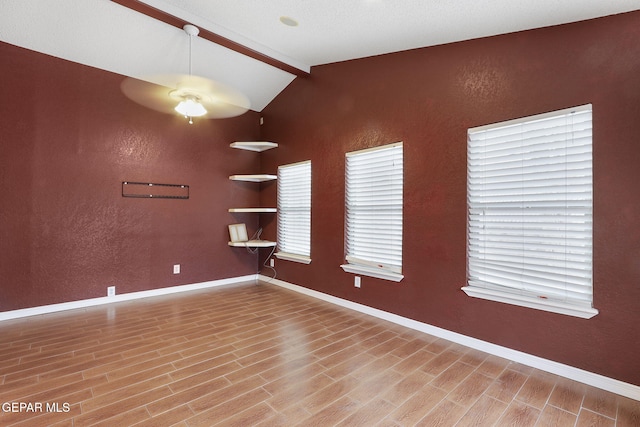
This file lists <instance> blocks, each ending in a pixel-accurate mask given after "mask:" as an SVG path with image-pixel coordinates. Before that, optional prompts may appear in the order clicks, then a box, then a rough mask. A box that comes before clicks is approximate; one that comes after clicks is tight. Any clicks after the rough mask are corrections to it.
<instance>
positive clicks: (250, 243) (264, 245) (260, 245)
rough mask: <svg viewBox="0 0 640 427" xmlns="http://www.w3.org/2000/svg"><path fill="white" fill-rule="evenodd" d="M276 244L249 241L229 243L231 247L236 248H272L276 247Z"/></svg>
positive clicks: (268, 241) (266, 241)
mask: <svg viewBox="0 0 640 427" xmlns="http://www.w3.org/2000/svg"><path fill="white" fill-rule="evenodd" d="M276 245H277V243H276V242H272V241H270V240H248V241H246V242H229V246H233V247H235V248H272V247H274V246H276Z"/></svg>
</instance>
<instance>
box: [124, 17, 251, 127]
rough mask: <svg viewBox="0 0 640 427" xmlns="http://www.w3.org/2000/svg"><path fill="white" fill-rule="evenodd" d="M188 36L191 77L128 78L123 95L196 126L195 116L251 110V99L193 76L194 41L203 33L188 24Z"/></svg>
mask: <svg viewBox="0 0 640 427" xmlns="http://www.w3.org/2000/svg"><path fill="white" fill-rule="evenodd" d="M183 29H184V31H185V33H187V35H188V36H189V74H188V75H183V74H164V75H156V76H149V78H148V79H146V80H149V81H152V82H153V83H150V82H149V81H145V80H138V79H134V78H131V77H128V78H126V79H125V80H124V81H123V82H122V84H121V86H120V87H121V89H122V92H123V93H124V94H125V95H126V96H127V97H128V98H129V99H131V100H132V101H134V102H137V103H138V104H140V105H143V106H145V107H147V108H151V109H153V110H156V111H160V112H162V113H173V114H176V113H177V114H181V115H183V116H184V117H185V118H187V119H189V123H190V124H192V123H193V118H194V117H203V118H207V119H221V118H227V117H235V116H239V115H241V114H244V113H245V112H246V111H247V110H249V107H250V102H249V99H248V98H247V97H246V96H245V95H244V94H242V93H241V92H239V91H238V90H236V89H234V88H232V87H229V86H227V85H224V84H222V83H220V82H216V81H213V80H210V79H207V78H205V77H200V76H194V75H193V74H192V73H191V42H192V40H193V37H196V36H197V35H198V33H199V32H200V30H198V28H197V27H195V26H193V25H191V24H186V25H185V26H184V27H183Z"/></svg>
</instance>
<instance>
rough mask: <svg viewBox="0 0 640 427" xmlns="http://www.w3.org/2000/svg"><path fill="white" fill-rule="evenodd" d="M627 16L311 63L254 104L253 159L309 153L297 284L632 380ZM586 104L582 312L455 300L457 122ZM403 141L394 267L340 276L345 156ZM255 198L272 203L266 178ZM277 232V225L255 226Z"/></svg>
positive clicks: (633, 240) (637, 205) (635, 230)
mask: <svg viewBox="0 0 640 427" xmlns="http://www.w3.org/2000/svg"><path fill="white" fill-rule="evenodd" d="M638 40H640V12H633V13H628V14H622V15H617V16H612V17H607V18H602V19H597V20H592V21H586V22H581V23H576V24H570V25H564V26H557V27H550V28H545V29H539V30H533V31H527V32H521V33H515V34H509V35H504V36H497V37H491V38H484V39H478V40H473V41H467V42H461V43H455V44H450V45H443V46H437V47H431V48H425V49H419V50H413V51H408V52H402V53H395V54H389V55H384V56H378V57H373V58H367V59H362V60H354V61H348V62H342V63H336V64H329V65H324V66H318V67H314V68H313V69H312V72H311V76H310V77H309V78H306V79H301V78H299V79H296V80H295V81H294V82H293V83H292V84H291V85H290V86H289V87H288V88H287V89H286V90H285V92H283V93H282V94H281V95H280V96H279V97H278V98H276V100H275V101H274V102H272V103H271V104H270V105H269V106H268V107H267V109H266V110H265V111H264V116H265V125H264V126H263V134H262V136H263V138H265V139H268V140H273V141H276V142H278V143H279V144H280V147H279V148H278V149H277V150H272V151H269V152H267V153H265V154H263V163H262V168H263V170H264V171H265V172H275V171H276V169H277V166H278V165H279V164H286V163H290V162H297V161H302V160H308V159H310V160H312V169H313V170H312V175H313V183H312V253H311V257H312V262H311V264H310V265H302V264H296V263H293V262H288V261H283V260H276V266H277V269H278V277H279V278H280V279H282V280H285V281H289V282H291V283H295V284H298V285H302V286H306V287H309V288H311V289H315V290H318V291H321V292H325V293H328V294H331V295H335V296H338V297H341V298H346V299H348V300H352V301H356V302H358V303H362V304H366V305H368V306H372V307H375V308H378V309H382V310H385V311H389V312H392V313H396V314H399V315H401V316H405V317H408V318H411V319H416V320H418V321H422V322H426V323H429V324H432V325H435V326H438V327H442V328H445V329H448V330H451V331H455V332H459V333H461V334H465V335H468V336H471V337H475V338H479V339H481V340H485V341H488V342H491V343H495V344H498V345H502V346H506V347H509V348H512V349H516V350H520V351H523V352H526V353H529V354H533V355H537V356H540V357H543V358H546V359H551V360H555V361H558V362H561V363H564V364H568V365H572V366H575V367H578V368H581V369H584V370H587V371H591V372H596V373H599V374H602V375H605V376H609V377H612V378H616V379H619V380H622V381H626V382H628V383H632V384H635V385H640V362H639V359H638V354H640V333H639V332H638V324H639V323H640V227H639V226H638V220H639V218H640V192H639V191H638V183H639V182H640V167H639V165H640V141H639V139H638V138H639V137H638V135H640V43H638ZM586 103H592V104H593V117H594V139H593V141H594V142H593V144H594V146H593V151H594V198H595V200H594V216H595V219H594V293H595V296H594V306H595V307H596V308H597V309H598V310H600V314H599V315H597V316H596V317H594V318H593V319H590V320H584V319H579V318H574V317H569V316H565V315H560V314H554V313H547V312H542V311H537V310H533V309H528V308H522V307H515V306H510V305H506V304H501V303H497V302H490V301H485V300H480V299H474V298H470V297H468V296H466V295H465V294H464V293H463V292H462V291H461V290H460V288H461V287H462V286H463V285H464V284H465V277H466V131H467V128H469V127H474V126H479V125H484V124H488V123H493V122H497V121H503V120H508V119H513V118H517V117H522V116H527V115H533V114H538V113H542V112H546V111H551V110H557V109H562V108H567V107H571V106H575V105H581V104H586ZM395 141H404V150H405V175H404V177H405V189H404V197H405V205H404V246H403V252H404V260H403V264H404V265H403V270H404V271H403V272H404V275H405V278H404V280H403V281H402V282H400V283H393V282H387V281H384V280H378V279H373V278H368V277H363V279H362V288H361V289H356V288H354V286H353V275H352V274H348V273H345V272H343V271H342V270H341V269H340V264H341V263H343V261H344V244H343V239H344V237H343V236H344V155H345V153H346V152H349V151H352V150H357V149H361V148H365V147H371V146H377V145H381V144H386V143H391V142H395ZM262 197H263V203H265V204H273V203H275V186H273V185H272V186H266V187H265V188H264V191H263V195H262ZM264 225H265V226H266V227H265V229H266V231H265V232H266V236H270V237H274V236H275V222H274V221H269V222H265V224H264Z"/></svg>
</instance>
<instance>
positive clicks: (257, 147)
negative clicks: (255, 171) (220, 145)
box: [229, 141, 278, 152]
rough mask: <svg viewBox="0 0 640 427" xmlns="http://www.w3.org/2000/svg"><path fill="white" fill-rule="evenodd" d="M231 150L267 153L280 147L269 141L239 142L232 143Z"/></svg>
mask: <svg viewBox="0 0 640 427" xmlns="http://www.w3.org/2000/svg"><path fill="white" fill-rule="evenodd" d="M229 146H230V147H231V148H238V149H240V150H249V151H257V152H261V151H266V150H270V149H272V148H276V147H277V146H278V144H277V143H275V142H268V141H238V142H232V143H231V144H229Z"/></svg>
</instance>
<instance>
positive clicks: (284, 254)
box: [275, 252, 311, 264]
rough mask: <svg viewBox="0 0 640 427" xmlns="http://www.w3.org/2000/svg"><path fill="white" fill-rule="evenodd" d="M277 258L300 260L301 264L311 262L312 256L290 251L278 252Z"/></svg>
mask: <svg viewBox="0 0 640 427" xmlns="http://www.w3.org/2000/svg"><path fill="white" fill-rule="evenodd" d="M275 255H276V258H278V259H284V260H287V261H293V262H299V263H300V264H311V258H309V257H308V256H304V255H296V254H290V253H288V252H277V253H276V254H275Z"/></svg>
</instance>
